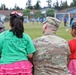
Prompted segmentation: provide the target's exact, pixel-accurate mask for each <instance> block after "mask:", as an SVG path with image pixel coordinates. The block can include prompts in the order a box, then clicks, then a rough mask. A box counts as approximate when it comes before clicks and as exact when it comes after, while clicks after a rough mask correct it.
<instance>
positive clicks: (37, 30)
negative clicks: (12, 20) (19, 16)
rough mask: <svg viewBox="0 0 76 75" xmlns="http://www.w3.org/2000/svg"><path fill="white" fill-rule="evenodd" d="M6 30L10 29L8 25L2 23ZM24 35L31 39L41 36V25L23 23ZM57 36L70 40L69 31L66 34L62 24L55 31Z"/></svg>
mask: <svg viewBox="0 0 76 75" xmlns="http://www.w3.org/2000/svg"><path fill="white" fill-rule="evenodd" d="M4 26H5V28H6V30H8V29H10V26H9V23H4ZM24 28H25V33H27V34H29V35H30V36H31V38H32V39H35V38H37V37H40V36H41V35H43V34H42V23H24ZM56 35H58V36H60V37H62V38H64V39H66V40H67V41H68V40H70V39H72V36H71V35H70V31H69V30H68V31H67V32H66V28H65V27H64V26H63V23H61V24H60V27H59V29H58V31H57V34H56Z"/></svg>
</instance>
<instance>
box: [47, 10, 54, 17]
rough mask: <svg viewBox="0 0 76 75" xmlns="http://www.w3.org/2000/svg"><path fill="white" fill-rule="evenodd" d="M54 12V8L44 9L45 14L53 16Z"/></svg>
mask: <svg viewBox="0 0 76 75" xmlns="http://www.w3.org/2000/svg"><path fill="white" fill-rule="evenodd" d="M54 13H55V10H54V9H48V10H46V16H51V17H54Z"/></svg>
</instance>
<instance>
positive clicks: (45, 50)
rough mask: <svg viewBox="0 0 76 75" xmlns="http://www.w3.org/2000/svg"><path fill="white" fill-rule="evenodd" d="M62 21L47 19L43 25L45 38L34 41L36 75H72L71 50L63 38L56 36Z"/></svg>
mask: <svg viewBox="0 0 76 75" xmlns="http://www.w3.org/2000/svg"><path fill="white" fill-rule="evenodd" d="M59 23H60V21H59V20H57V19H55V18H53V17H47V19H46V21H45V22H44V25H43V34H44V35H43V36H41V37H39V38H37V39H34V40H33V42H34V45H35V47H36V50H37V51H36V52H35V53H34V58H33V63H34V75H70V72H69V71H68V68H67V64H68V60H67V59H68V57H69V55H70V50H69V46H68V43H67V42H66V40H64V39H63V38H60V37H58V36H56V35H55V34H56V31H57V29H58V27H59Z"/></svg>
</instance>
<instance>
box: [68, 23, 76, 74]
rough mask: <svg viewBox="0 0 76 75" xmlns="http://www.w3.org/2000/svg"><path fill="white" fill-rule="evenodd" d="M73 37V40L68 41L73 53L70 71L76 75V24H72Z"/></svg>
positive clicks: (69, 66)
mask: <svg viewBox="0 0 76 75" xmlns="http://www.w3.org/2000/svg"><path fill="white" fill-rule="evenodd" d="M71 35H72V36H73V39H72V40H70V41H68V44H69V47H70V52H71V55H70V61H69V65H68V69H69V70H70V72H71V74H72V75H76V22H74V23H73V24H72V27H71Z"/></svg>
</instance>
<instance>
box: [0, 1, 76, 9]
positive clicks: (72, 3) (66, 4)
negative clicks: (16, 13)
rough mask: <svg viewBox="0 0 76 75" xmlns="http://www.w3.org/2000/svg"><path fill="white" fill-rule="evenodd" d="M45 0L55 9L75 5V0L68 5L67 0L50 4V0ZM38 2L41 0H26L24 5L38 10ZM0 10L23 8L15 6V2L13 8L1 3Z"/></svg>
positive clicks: (48, 5) (39, 7)
mask: <svg viewBox="0 0 76 75" xmlns="http://www.w3.org/2000/svg"><path fill="white" fill-rule="evenodd" d="M46 2H47V7H49V8H55V9H58V10H61V9H65V8H69V7H75V6H76V0H73V1H72V2H71V4H70V5H68V3H67V0H66V1H64V2H63V1H62V0H60V2H58V0H56V2H54V3H53V4H52V0H46ZM40 3H41V1H40V0H37V2H36V4H35V5H32V0H27V2H26V4H25V6H26V7H25V9H30V10H32V9H35V10H39V9H41V8H42V7H41V5H40ZM0 10H23V8H20V6H17V4H15V6H14V8H10V9H9V8H7V7H6V5H5V4H1V6H0Z"/></svg>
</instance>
